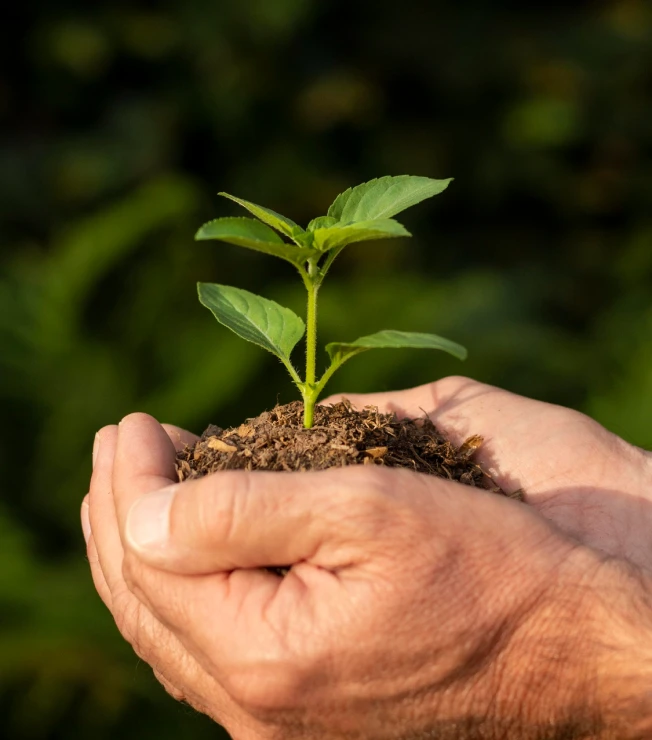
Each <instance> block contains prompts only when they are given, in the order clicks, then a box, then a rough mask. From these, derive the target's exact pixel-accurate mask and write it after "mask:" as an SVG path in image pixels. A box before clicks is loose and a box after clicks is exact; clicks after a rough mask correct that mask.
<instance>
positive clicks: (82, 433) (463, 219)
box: [0, 0, 652, 740]
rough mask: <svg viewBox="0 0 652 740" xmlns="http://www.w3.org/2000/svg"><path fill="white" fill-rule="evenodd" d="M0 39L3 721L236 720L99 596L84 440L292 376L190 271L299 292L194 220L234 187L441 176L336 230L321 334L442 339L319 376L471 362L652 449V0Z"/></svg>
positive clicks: (220, 22)
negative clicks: (428, 348) (145, 649)
mask: <svg viewBox="0 0 652 740" xmlns="http://www.w3.org/2000/svg"><path fill="white" fill-rule="evenodd" d="M0 34H1V35H2V39H0V40H1V41H2V43H1V44H0V55H1V56H2V63H1V65H0V125H1V127H2V137H1V140H0V237H1V241H0V244H1V247H0V409H1V412H2V425H1V427H0V490H1V491H2V497H1V499H0V554H1V558H2V563H1V565H0V735H1V736H2V737H6V738H11V740H18V739H20V740H22V739H23V738H25V739H30V738H39V739H40V738H52V739H55V738H76V737H93V738H100V739H101V738H109V737H115V736H118V734H119V736H120V737H121V738H123V739H124V740H131V739H132V738H134V739H135V738H142V737H157V738H161V739H163V740H164V739H165V738H178V737H183V738H191V739H195V738H196V739H197V740H199V739H201V738H209V737H210V738H215V737H222V736H223V735H222V734H221V731H219V730H217V729H216V728H215V727H214V726H213V725H211V723H210V722H208V721H207V720H205V719H204V718H202V717H199V716H198V715H196V714H195V713H194V712H192V711H191V710H189V709H188V708H185V707H182V706H180V705H177V704H175V703H174V702H173V701H172V699H170V698H168V696H167V695H166V694H165V693H164V692H163V690H162V689H161V688H159V686H158V684H157V683H156V682H155V681H154V679H153V678H152V676H151V672H150V670H149V669H148V667H147V666H146V665H144V664H142V663H141V662H139V661H138V660H137V659H136V658H135V657H134V655H133V654H132V652H131V650H130V649H129V648H128V646H127V645H126V644H125V643H123V642H122V640H121V639H120V638H119V636H118V634H117V631H116V630H115V628H114V626H113V623H112V620H111V618H110V616H109V615H108V613H107V612H106V611H105V609H104V607H103V606H102V605H101V603H100V601H99V599H98V598H97V596H96V595H95V593H94V591H93V588H92V586H91V581H90V578H89V573H88V567H87V563H86V562H85V553H84V549H83V546H82V540H81V534H80V531H79V525H78V509H79V503H80V501H81V499H82V497H83V495H84V494H85V493H86V491H87V486H88V477H89V472H90V452H91V444H92V440H93V435H94V432H95V431H96V430H97V429H98V428H99V427H100V426H102V425H104V424H108V423H114V422H116V421H117V420H118V419H119V418H120V417H121V416H122V415H124V414H126V413H128V412H131V411H134V410H143V411H147V412H150V413H152V414H154V415H155V416H157V417H158V418H160V419H161V420H165V421H169V422H174V423H176V424H180V425H182V426H184V427H187V428H190V429H193V430H201V429H203V428H204V426H205V425H206V424H207V423H209V422H211V421H212V422H218V423H220V424H223V425H226V424H232V423H239V422H240V421H241V420H243V419H244V418H245V417H246V416H252V415H255V414H257V413H258V412H260V411H261V410H262V409H265V408H269V407H270V406H272V405H273V404H274V403H275V402H276V401H277V400H279V401H281V402H285V401H288V400H291V399H293V398H294V397H295V395H294V392H293V388H292V387H291V386H290V383H289V380H288V379H287V378H286V376H285V370H284V369H283V368H282V367H281V366H280V364H279V363H278V362H277V361H276V360H275V359H274V358H273V357H272V356H271V355H268V354H266V353H265V352H264V351H262V350H258V349H257V348H255V347H253V346H250V345H247V344H246V343H245V342H243V341H241V340H239V339H237V338H235V337H234V336H233V335H230V334H229V333H228V331H227V330H226V329H223V328H222V327H220V326H218V325H217V324H216V323H215V321H214V320H213V318H212V317H211V316H210V314H209V312H208V311H206V310H205V309H203V308H202V307H201V306H200V305H199V303H198V302H197V299H196V295H195V287H194V284H195V282H196V281H197V280H206V281H216V282H222V283H227V284H234V285H237V286H240V287H244V288H247V289H249V290H253V291H255V292H260V293H262V294H263V295H266V296H269V297H272V298H275V299H277V300H280V301H281V302H283V303H285V304H287V305H290V306H292V307H293V308H295V309H297V310H301V308H302V301H303V296H302V291H303V287H302V286H301V284H300V283H299V281H298V280H297V278H296V277H295V276H294V274H293V272H292V269H291V268H290V267H289V266H288V265H286V264H285V263H283V262H280V261H275V260H273V259H271V258H267V257H265V256H263V255H258V254H256V253H253V252H249V251H245V250H239V249H238V248H237V247H230V246H228V245H223V244H220V243H217V242H215V243H206V242H205V243H193V234H194V232H195V230H196V228H197V227H198V226H199V225H200V224H201V223H202V222H203V221H205V220H208V219H210V218H213V217H216V216H218V215H233V214H236V213H237V207H236V206H235V205H233V204H231V203H229V202H227V201H222V200H221V199H218V198H217V196H216V192H217V191H218V190H222V189H223V190H227V191H229V192H232V193H234V194H236V195H240V196H242V197H245V198H247V199H250V200H253V201H255V202H259V203H262V204H264V205H268V206H271V207H272V208H274V209H276V210H278V211H280V212H282V213H285V214H287V215H288V216H290V217H291V218H293V219H294V220H296V221H299V222H300V223H304V224H305V222H307V221H308V220H309V219H310V218H312V217H313V216H316V215H319V214H322V213H324V212H325V210H326V208H327V206H328V205H329V203H330V202H331V200H332V199H333V197H334V196H335V195H336V194H337V193H338V192H340V191H341V190H343V189H345V188H346V187H348V186H349V185H353V184H357V183H359V182H362V181H364V180H366V179H370V178H372V177H376V176H379V175H385V174H404V173H409V174H418V175H427V176H431V177H448V176H454V177H455V178H456V179H455V181H454V183H453V184H452V186H451V187H450V188H449V190H448V191H446V192H445V193H444V194H443V195H441V196H439V197H438V198H436V199H435V200H433V201H428V202H427V203H426V204H422V205H421V206H418V207H416V208H415V209H413V210H412V211H409V212H408V213H407V214H406V215H405V217H404V219H402V220H404V222H405V223H406V225H407V226H408V228H409V229H410V230H411V231H413V232H414V233H415V234H416V236H415V237H414V238H413V239H412V240H395V241H388V242H379V243H375V244H372V243H368V244H361V245H358V246H354V247H350V248H349V249H348V250H347V251H345V253H344V254H343V255H342V257H340V259H339V260H338V262H337V263H336V266H335V268H334V270H333V272H332V278H331V279H330V284H327V285H326V287H325V288H324V290H323V294H322V302H321V308H322V316H321V336H322V339H323V340H324V341H332V340H335V339H349V338H354V337H356V336H358V335H360V334H363V333H368V332H373V331H376V330H378V329H380V328H385V327H387V328H396V329H404V330H415V331H434V332H437V333H441V334H443V335H445V336H448V337H450V338H452V339H455V340H457V341H459V342H461V343H463V344H465V345H467V347H468V348H469V350H470V358H469V360H468V361H467V362H466V363H465V364H464V365H462V364H460V363H457V362H456V361H455V360H453V359H452V358H449V357H447V356H446V355H444V354H437V353H425V352H422V353H419V352H418V351H401V352H391V351H386V352H378V353H370V354H369V355H364V356H362V357H360V358H358V359H355V360H353V361H352V362H351V363H349V364H348V365H347V366H346V367H345V368H344V369H343V370H342V371H341V373H340V374H339V377H337V378H336V379H335V380H334V381H333V383H332V384H331V386H330V389H329V390H331V391H337V390H347V389H348V390H354V391H371V390H379V389H392V388H403V387H408V386H411V385H414V384H417V383H424V382H426V381H429V380H432V379H435V378H437V377H439V376H441V375H444V374H449V373H460V372H461V373H465V374H468V375H471V376H473V377H475V378H478V379H480V380H482V381H486V382H489V383H495V384H498V385H501V386H504V387H506V388H509V389H511V390H514V391H516V392H519V393H523V394H526V395H530V396H534V397H536V398H541V399H546V400H549V401H554V402H558V403H563V404H567V405H570V406H573V407H575V408H579V409H582V410H584V411H586V412H588V413H589V414H591V415H593V416H595V417H596V418H597V419H599V420H600V421H601V422H602V423H604V424H605V425H606V426H607V427H609V428H610V429H612V430H614V431H616V432H617V433H619V434H621V435H623V436H624V437H625V438H627V439H629V440H631V441H633V442H635V443H636V444H639V445H642V446H652V425H651V424H650V422H649V417H650V409H651V408H652V342H651V341H650V330H651V329H652V293H651V289H652V210H651V208H650V200H651V199H650V196H651V193H652V160H651V154H652V6H651V5H650V3H649V2H646V0H605V1H604V2H574V3H567V2H548V3H545V4H544V3H535V4H528V3H523V2H509V1H508V0H495V1H493V2H490V1H489V0H466V2H463V3H461V2H450V1H449V2H444V1H439V0H401V2H398V3H397V2H389V1H387V0H373V1H371V0H331V2H328V3H327V2H318V0H214V1H213V2H207V1H206V0H167V2H163V1H161V2H145V1H144V0H143V2H128V1H127V0H125V1H123V2H120V1H119V0H118V1H115V0H112V1H111V2H109V1H108V0H96V2H94V3H87V2H82V0H32V2H30V3H18V4H15V5H14V6H13V8H12V17H11V19H10V20H7V21H6V22H4V23H2V24H1V30H0Z"/></svg>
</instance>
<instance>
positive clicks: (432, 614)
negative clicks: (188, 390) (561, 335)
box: [82, 378, 652, 740]
mask: <svg viewBox="0 0 652 740" xmlns="http://www.w3.org/2000/svg"><path fill="white" fill-rule="evenodd" d="M347 398H349V399H350V400H351V402H352V403H353V404H354V405H356V406H363V405H367V404H374V405H377V406H378V407H379V408H380V409H381V410H383V411H384V410H392V411H396V412H397V413H398V414H399V415H406V416H420V415H421V414H422V413H423V411H422V409H423V410H425V411H426V412H427V413H428V414H429V416H430V417H431V418H432V419H433V421H434V422H435V424H437V425H438V426H439V427H440V428H441V429H442V430H443V431H445V432H446V433H447V435H448V436H449V437H450V438H451V439H452V441H454V442H458V443H461V441H462V440H463V439H464V438H466V437H467V436H469V435H471V434H481V435H483V436H484V437H485V440H486V441H485V443H484V444H483V446H482V447H481V448H480V450H479V451H478V453H477V459H478V461H479V462H480V463H481V464H482V465H483V467H484V468H485V469H486V470H488V472H490V473H491V474H492V476H493V477H494V479H495V480H496V481H497V482H498V483H499V484H500V485H501V486H502V487H503V489H505V490H508V491H511V490H515V489H518V488H522V489H524V491H525V494H526V502H527V504H528V505H527V506H524V505H523V504H520V503H517V502H514V501H510V500H508V499H507V498H504V497H501V496H496V495H494V494H490V493H487V492H484V491H480V490H476V489H471V488H468V487H465V486H461V485H459V484H457V483H453V482H449V481H444V480H440V479H436V478H431V477H429V476H423V475H418V474H415V473H412V472H410V471H406V470H396V469H385V468H380V467H371V466H355V467H350V468H342V469H331V470H327V471H322V472H315V473H265V472H254V473H246V472H242V471H234V472H221V473H218V474H216V475H212V476H209V477H207V478H203V479H201V480H195V481H187V482H184V483H182V484H178V483H176V482H175V481H176V475H175V470H174V458H175V448H177V449H178V448H179V447H180V446H183V445H184V444H185V443H187V442H191V441H192V440H193V439H194V437H193V435H190V434H189V433H187V432H184V431H182V430H179V429H177V428H175V427H171V426H167V425H160V424H159V423H158V422H156V421H155V420H154V419H152V418H151V417H149V416H146V415H144V414H133V415H131V416H128V417H126V418H125V419H123V421H122V422H121V424H120V425H119V427H116V426H110V427H105V428H103V429H102V430H101V431H100V432H99V433H98V436H97V438H96V448H95V450H94V469H93V476H92V480H91V487H90V493H89V495H88V496H87V497H86V499H85V500H84V503H83V504H82V524H83V528H84V533H85V535H86V539H87V546H88V558H89V562H90V565H91V570H92V575H93V580H94V583H95V586H96V588H97V590H98V592H99V594H100V596H101V598H102V600H103V601H104V603H105V604H106V606H107V607H108V608H109V610H110V611H111V613H112V614H113V616H114V618H115V620H116V623H117V626H118V628H119V630H120V631H121V633H122V635H123V636H124V637H125V639H127V640H128V641H129V642H130V643H131V645H132V646H133V648H134V650H135V651H136V653H137V654H138V655H139V656H140V657H141V658H142V659H143V660H145V661H146V662H147V663H149V664H150V665H151V666H152V668H153V669H154V672H155V675H156V676H157V678H158V679H159V681H160V682H161V683H162V684H163V685H164V686H165V688H166V689H167V690H168V692H169V693H170V694H172V695H173V696H174V697H175V698H177V699H182V700H185V701H187V702H188V703H189V704H191V705H192V706H194V707H195V708H196V709H198V710H199V711H201V712H204V713H206V714H208V715H209V716H211V717H212V718H213V719H215V720H216V721H217V722H219V723H221V724H222V725H224V726H225V727H226V728H227V730H228V731H229V732H230V733H231V734H232V736H233V737H234V738H236V740H277V739H278V740H281V739H283V740H292V739H293V738H297V739H298V738H302V739H304V740H305V739H306V738H315V739H316V740H317V739H318V740H327V739H329V738H333V739H334V738H338V739H339V740H344V739H346V738H351V739H353V738H373V740H384V739H387V740H390V739H392V740H396V739H398V738H406V739H407V738H415V739H416V738H426V737H438V738H447V737H450V738H469V739H470V738H504V739H505V740H507V739H508V738H512V737H513V738H518V739H519V740H527V738H530V737H532V738H534V737H537V738H538V737H546V738H547V737H550V738H553V737H557V736H558V735H556V734H553V733H554V732H556V731H557V730H558V731H559V732H560V733H564V732H565V733H566V734H559V737H566V738H574V737H578V738H579V737H596V738H597V737H600V738H607V737H612V736H613V737H618V738H625V737H632V738H638V737H641V738H644V737H650V736H652V700H651V699H650V698H649V697H648V689H647V685H646V684H647V679H648V677H649V673H650V672H651V670H652V659H651V658H652V656H651V655H650V654H651V653H652V609H651V608H650V606H649V605H648V599H649V598H650V595H652V589H651V588H650V586H649V585H648V575H647V574H648V572H650V571H652V537H650V535H649V533H650V531H652V460H651V457H650V455H649V454H648V453H646V452H644V451H643V450H640V449H638V448H635V447H632V446H630V445H628V444H626V443H625V442H623V441H622V440H620V439H619V438H617V437H615V436H614V435H612V434H610V433H609V432H607V431H606V430H605V429H603V428H602V427H600V426H599V425H598V424H597V423H595V422H593V421H591V420H590V419H588V418H587V417H585V416H583V415H582V414H579V413H577V412H574V411H570V410H568V409H564V408H560V407H557V406H552V405H549V404H544V403H540V402H536V401H532V400H529V399H525V398H522V397H519V396H515V395H513V394H510V393H507V392H505V391H502V390H499V389H496V388H492V387H490V386H486V385H482V384H480V383H477V382H474V381H472V380H469V379H466V378H446V379H444V380H440V381H438V382H436V383H432V384H429V385H426V386H422V387H419V388H415V389H412V390H409V391H404V392H399V393H385V394H379V395H371V396H355V395H353V396H347ZM274 565H276V566H287V565H291V566H292V567H291V570H290V571H289V573H288V574H287V575H286V576H285V577H284V578H280V577H279V576H277V575H275V574H274V573H271V572H269V571H267V570H265V569H264V566H274ZM610 732H613V733H615V734H613V735H610V734H608V733H610ZM545 733H547V734H545ZM573 733H575V734H573ZM646 733H648V734H646Z"/></svg>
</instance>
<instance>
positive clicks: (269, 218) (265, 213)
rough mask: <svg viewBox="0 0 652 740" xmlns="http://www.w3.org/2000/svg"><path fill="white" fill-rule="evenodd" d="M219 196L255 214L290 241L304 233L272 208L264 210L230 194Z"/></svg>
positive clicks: (290, 220)
mask: <svg viewBox="0 0 652 740" xmlns="http://www.w3.org/2000/svg"><path fill="white" fill-rule="evenodd" d="M218 195H221V196H223V197H224V198H228V199H229V200H232V201H234V202H235V203H238V204H239V205H241V206H242V207H243V208H246V209H247V210H248V211H249V212H250V213H253V214H254V216H255V217H256V218H259V219H260V220H261V221H264V222H265V223H266V224H267V225H268V226H271V227H272V228H273V229H276V230H277V231H280V232H281V234H285V236H289V237H290V239H294V235H295V234H296V233H297V232H299V233H301V232H302V231H303V229H302V228H301V227H300V226H299V225H298V224H295V223H294V221H292V219H289V218H286V217H285V216H281V214H280V213H276V211H272V209H271V208H264V207H263V206H258V205H256V204H255V203H250V202H249V201H248V200H242V198H236V197H235V195H229V194H228V193H218Z"/></svg>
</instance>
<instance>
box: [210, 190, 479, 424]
mask: <svg viewBox="0 0 652 740" xmlns="http://www.w3.org/2000/svg"><path fill="white" fill-rule="evenodd" d="M449 183H450V179H449V180H432V179H430V178H427V177H411V176H409V175H401V176H399V177H381V178H379V179H377V180H371V181H370V182H367V183H363V184H362V185H358V186H357V187H355V188H349V190H347V191H346V192H344V193H342V194H341V195H339V196H338V197H337V198H336V199H335V201H334V202H333V204H332V205H331V207H330V208H329V209H328V213H327V215H326V216H320V217H318V218H316V219H313V220H312V221H311V222H310V223H309V224H308V227H307V229H305V230H304V229H303V228H302V227H301V226H299V225H298V224H296V223H295V222H294V221H292V220H291V219H289V218H286V217H285V216H282V215H281V214H279V213H276V212H275V211H273V210H271V209H269V208H264V207H263V206H259V205H256V204H255V203H251V202H249V201H246V200H242V199H240V198H236V197H234V196H232V195H228V194H227V193H220V195H223V196H225V197H227V198H230V199H231V200H233V201H235V202H236V203H238V204H239V205H241V206H243V207H244V208H246V209H247V210H248V211H249V212H250V213H251V214H252V215H254V216H255V217H256V218H255V219H252V218H219V219H216V220H214V221H210V222H209V223H207V224H205V225H204V226H202V227H201V229H200V230H199V231H198V232H197V236H196V238H197V239H200V240H203V239H218V240H220V241H224V242H228V243H230V244H236V245H237V246H241V247H246V248H248V249H254V250H256V251H258V252H264V253H265V254H271V255H272V256H274V257H279V258H280V259H283V260H286V261H287V262H290V264H292V265H294V267H295V268H296V269H297V270H298V272H299V275H300V276H301V279H302V280H303V283H304V285H305V287H306V290H307V293H308V307H307V313H306V321H305V323H304V321H303V319H301V318H300V317H299V316H297V315H296V314H295V313H294V312H293V311H291V310H290V309H288V308H285V307H283V306H280V305H279V304H278V303H275V302H274V301H270V300H268V299H267V298H263V297H261V296H258V295H255V294H253V293H250V292H249V291H246V290H242V289H241V288H234V287H231V286H227V285H216V284H212V283H199V285H198V291H199V300H200V301H201V303H202V304H203V305H204V306H206V307H207V308H208V309H210V311H211V312H212V313H213V315H214V316H215V318H216V319H217V320H218V321H219V322H220V323H221V324H223V325H224V326H226V327H228V328H229V329H231V331H233V332H235V333H236V334H237V335H238V336H240V337H242V338H243V339H246V340H248V341H250V342H253V343H254V344H257V345H259V346H261V347H263V348H264V349H266V350H268V351H269V352H272V353H273V354H274V355H276V356H277V357H278V358H279V359H280V360H281V362H282V363H283V364H284V365H285V367H286V368H287V370H288V372H289V373H290V376H291V377H292V380H293V381H294V383H295V384H296V385H297V387H298V388H299V391H300V393H301V395H302V397H303V401H304V426H306V427H307V428H309V427H311V426H312V423H313V415H314V406H315V403H316V402H317V399H318V397H319V395H320V393H321V392H322V390H323V389H324V386H325V385H326V383H327V382H328V381H329V380H330V378H331V377H332V375H333V373H334V372H335V371H336V370H337V369H338V368H339V367H341V366H342V365H343V364H344V363H345V362H346V361H347V360H348V359H350V358H351V357H353V356H355V355H357V354H360V353H361V352H365V351H367V350H369V349H380V348H400V347H417V348H427V349H441V350H444V351H445V352H448V353H450V354H452V355H454V356H455V357H457V358H459V359H461V360H463V359H464V358H465V357H466V350H465V349H464V347H462V346H461V345H459V344H456V343H455V342H452V341H450V340H448V339H444V338H443V337H439V336H437V335H435V334H421V333H416V332H401V331H394V330H384V331H379V332H376V333H375V334H370V335H368V336H365V337H360V338H359V339H356V340H355V341H352V342H332V343H330V344H328V345H326V351H327V353H328V355H329V357H330V365H329V366H328V367H327V369H326V370H325V372H324V373H323V375H322V376H321V377H320V378H319V379H317V376H316V342H317V293H318V291H319V288H320V287H321V284H322V282H323V280H324V278H325V276H326V274H327V273H328V270H329V269H330V267H331V265H332V264H333V261H334V260H335V258H336V257H337V255H338V254H339V253H340V252H341V251H342V249H344V247H345V246H347V245H348V244H353V243H356V242H361V241H367V240H371V239H387V238H393V237H399V236H410V233H409V232H408V231H407V230H406V229H405V228H404V227H403V226H402V225H401V224H400V223H399V222H398V221H395V220H394V219H393V218H392V216H395V215H396V214H397V213H400V212H401V211H403V210H405V209H406V208H409V207H410V206H413V205H416V204H417V203H420V202H421V201H423V200H425V199H426V198H430V197H432V196H434V195H437V194H438V193H441V192H442V191H443V190H445V189H446V187H447V186H448V184H449ZM283 237H285V239H284V238H283ZM304 334H305V335H306V371H305V376H304V378H303V379H302V378H301V377H300V375H299V373H298V372H297V370H296V368H295V367H294V365H293V364H292V361H291V359H290V356H291V354H292V350H293V349H294V348H295V347H296V345H297V343H298V342H299V341H300V340H301V339H302V337H303V336H304Z"/></svg>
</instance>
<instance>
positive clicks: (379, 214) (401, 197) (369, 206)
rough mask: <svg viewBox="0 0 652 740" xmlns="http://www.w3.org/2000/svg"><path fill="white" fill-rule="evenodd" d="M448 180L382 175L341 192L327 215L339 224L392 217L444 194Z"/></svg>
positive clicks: (449, 180)
mask: <svg viewBox="0 0 652 740" xmlns="http://www.w3.org/2000/svg"><path fill="white" fill-rule="evenodd" d="M451 180H452V178H449V179H448V180H432V179H431V178H429V177H412V176H411V175H399V176H398V177H391V176H388V177H380V178H378V179H377V180H371V181H370V182H365V183H363V184H362V185H358V186H357V187H354V188H349V189H348V190H347V191H345V192H344V193H342V194H341V195H338V196H337V198H336V199H335V202H334V203H333V205H332V206H331V207H330V208H329V209H328V215H329V216H331V217H332V218H336V219H337V220H338V221H339V222H340V223H344V224H346V223H351V222H354V221H371V220H374V219H384V218H391V217H392V216H395V215H396V214H397V213H400V212H401V211H404V210H405V209H406V208H410V206H414V205H416V204H417V203H421V201H422V200H425V199H426V198H431V197H432V196H433V195H437V194H438V193H441V192H442V191H443V190H445V189H446V188H447V187H448V184H449V183H450V182H451Z"/></svg>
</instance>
